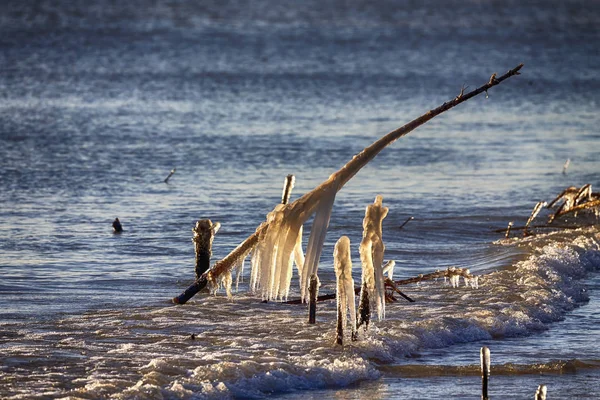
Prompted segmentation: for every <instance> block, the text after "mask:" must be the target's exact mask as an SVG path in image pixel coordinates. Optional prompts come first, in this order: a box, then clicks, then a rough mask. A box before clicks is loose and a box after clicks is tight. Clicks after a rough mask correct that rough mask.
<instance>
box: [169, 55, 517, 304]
mask: <svg viewBox="0 0 600 400" xmlns="http://www.w3.org/2000/svg"><path fill="white" fill-rule="evenodd" d="M522 67H523V64H519V65H517V66H516V67H515V68H513V69H511V70H509V71H508V72H506V73H505V74H504V75H502V76H500V77H497V76H496V74H495V73H494V74H492V76H491V77H490V79H489V81H488V83H486V84H485V85H483V86H480V87H479V88H477V89H475V90H473V91H471V92H469V93H464V88H463V90H461V91H460V93H459V94H458V96H456V97H455V98H454V99H452V100H450V101H447V102H445V103H444V104H442V105H441V106H439V107H437V108H435V109H433V110H429V111H428V112H426V113H425V114H423V115H421V116H420V117H418V118H416V119H414V120H412V121H411V122H409V123H407V124H406V125H404V126H402V127H400V128H398V129H396V130H394V131H392V132H390V133H388V134H387V135H385V136H383V137H382V138H380V139H379V140H377V141H376V142H374V143H373V144H371V145H370V146H368V147H366V148H365V149H364V150H363V151H361V152H360V153H359V154H357V155H355V156H354V157H353V158H352V160H350V161H349V162H348V163H347V164H346V165H344V166H343V167H342V168H341V169H340V170H338V171H337V172H335V173H333V174H332V175H330V177H329V179H327V180H326V181H325V182H323V183H322V184H320V185H319V186H317V187H316V188H315V189H313V190H311V191H310V192H308V193H306V194H305V195H304V196H302V197H300V198H299V199H297V200H295V201H294V202H292V203H290V204H288V205H286V207H285V208H284V212H285V215H286V218H292V219H293V218H300V217H305V218H308V216H310V215H312V214H313V213H314V212H315V211H316V209H317V207H318V205H319V199H320V198H321V197H322V196H323V193H325V192H327V191H329V190H335V191H336V192H337V191H339V190H341V188H342V187H343V186H344V185H345V184H346V183H347V182H348V181H349V180H350V179H352V177H353V176H354V175H356V173H358V171H359V170H360V169H361V168H362V167H364V166H365V165H366V164H367V163H368V162H369V161H371V160H372V159H373V158H374V157H375V156H376V155H377V154H379V152H381V150H383V149H384V148H386V147H387V146H389V145H390V144H392V143H394V142H395V141H396V140H398V139H399V138H401V137H402V136H405V135H407V134H408V133H410V132H411V131H413V130H414V129H416V128H418V127H419V126H421V125H423V124H424V123H426V122H428V121H429V120H431V119H433V118H434V117H436V116H438V115H440V114H441V113H443V112H445V111H448V110H449V109H451V108H453V107H455V106H457V105H459V104H461V103H463V102H465V101H467V100H469V99H471V98H473V97H475V96H477V95H479V94H481V93H484V92H486V93H487V91H488V90H489V89H490V88H492V87H493V86H496V85H498V84H500V83H501V82H503V81H504V80H506V79H508V78H510V77H512V76H515V75H519V74H520V72H519V71H520V70H521V68H522ZM267 227H268V223H267V222H263V223H262V224H261V225H260V226H259V227H258V228H257V229H256V231H255V232H254V233H253V234H251V235H250V236H249V237H248V238H247V239H246V240H244V241H243V242H242V243H240V244H239V245H238V246H237V247H236V248H235V249H234V250H233V251H231V253H229V254H228V255H227V256H226V257H225V258H223V259H222V260H220V261H218V262H217V263H215V264H214V265H213V266H212V267H211V268H210V269H209V270H208V271H207V272H205V273H204V274H203V275H202V276H201V277H200V278H198V279H197V280H196V281H195V282H194V283H193V284H192V285H191V286H190V287H188V288H187V289H186V290H185V291H184V292H183V293H182V294H180V295H179V296H177V297H175V298H173V299H172V300H173V302H174V303H176V304H184V303H186V302H187V301H188V300H189V299H191V298H192V297H193V296H194V295H195V294H196V293H198V292H199V291H200V290H202V289H203V288H204V287H206V285H207V284H208V283H209V282H211V283H212V284H216V281H217V278H218V277H219V276H221V275H222V274H224V273H228V272H229V271H231V269H232V268H233V267H234V266H235V265H236V264H237V262H238V261H239V259H240V258H241V257H242V256H245V255H247V254H248V252H249V251H250V250H251V249H252V248H253V247H254V246H255V245H256V244H257V243H258V240H259V237H260V235H261V233H263V234H264V232H266V230H267ZM311 233H312V232H311ZM323 239H324V237H323ZM309 242H310V241H309ZM308 253H309V252H308V251H307V254H308ZM317 253H319V254H320V251H317ZM309 258H310V257H308V256H307V260H308V259H309ZM305 268H306V263H305Z"/></svg>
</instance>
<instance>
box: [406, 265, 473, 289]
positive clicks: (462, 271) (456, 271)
mask: <svg viewBox="0 0 600 400" xmlns="http://www.w3.org/2000/svg"><path fill="white" fill-rule="evenodd" d="M454 275H460V276H462V277H464V278H469V279H470V278H473V275H471V273H470V272H469V270H468V269H466V268H454V267H450V268H448V269H445V270H444V271H435V272H432V273H429V274H425V275H419V276H416V277H414V278H408V279H402V280H399V281H395V282H394V283H395V284H396V285H399V286H400V285H408V284H411V283H419V282H422V281H430V280H433V279H438V278H444V277H451V276H454Z"/></svg>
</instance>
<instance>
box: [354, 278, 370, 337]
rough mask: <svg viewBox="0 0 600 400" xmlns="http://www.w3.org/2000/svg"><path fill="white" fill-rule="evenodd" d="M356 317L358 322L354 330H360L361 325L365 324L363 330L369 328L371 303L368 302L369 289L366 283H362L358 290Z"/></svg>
mask: <svg viewBox="0 0 600 400" xmlns="http://www.w3.org/2000/svg"><path fill="white" fill-rule="evenodd" d="M357 314H358V315H357V316H356V318H357V319H358V322H357V324H356V328H357V329H358V328H360V326H361V325H362V324H365V330H367V328H368V327H369V321H371V303H370V301H369V289H368V288H367V283H366V282H363V284H362V287H361V290H360V300H359V303H358V313H357Z"/></svg>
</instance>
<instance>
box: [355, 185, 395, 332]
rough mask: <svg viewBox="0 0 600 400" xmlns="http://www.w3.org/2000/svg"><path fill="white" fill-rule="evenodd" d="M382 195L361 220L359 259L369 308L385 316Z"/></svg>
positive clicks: (369, 207) (386, 209)
mask: <svg viewBox="0 0 600 400" xmlns="http://www.w3.org/2000/svg"><path fill="white" fill-rule="evenodd" d="M382 202H383V197H381V196H377V197H376V198H375V201H374V202H373V204H370V205H368V206H367V209H366V211H365V218H364V220H363V238H362V241H361V242H360V247H359V251H360V260H361V263H362V268H363V275H362V282H363V288H366V290H367V292H368V296H369V303H370V308H371V309H377V317H378V318H379V319H380V320H381V319H383V318H385V281H384V277H383V253H384V251H385V246H384V244H383V240H382V229H381V223H382V221H383V219H384V218H385V217H386V215H387V213H388V211H389V210H388V208H387V207H383V205H382Z"/></svg>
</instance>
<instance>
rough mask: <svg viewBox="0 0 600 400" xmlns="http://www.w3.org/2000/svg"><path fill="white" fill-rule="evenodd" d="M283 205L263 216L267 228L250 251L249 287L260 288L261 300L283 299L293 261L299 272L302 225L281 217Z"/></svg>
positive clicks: (302, 260)
mask: <svg viewBox="0 0 600 400" xmlns="http://www.w3.org/2000/svg"><path fill="white" fill-rule="evenodd" d="M283 207H284V205H283V204H278V205H277V206H276V207H275V209H274V210H273V211H271V212H270V213H269V214H268V215H267V224H268V225H267V228H266V229H265V230H262V231H261V232H260V234H259V237H258V244H257V246H256V247H255V248H254V251H253V254H252V272H251V281H250V287H251V289H252V290H253V291H258V290H260V292H261V295H262V298H263V300H273V299H276V298H279V299H284V298H287V296H288V293H289V290H290V283H291V281H292V273H293V269H292V267H293V263H294V262H295V263H296V266H297V268H298V271H301V269H302V267H301V266H300V265H301V263H304V254H303V251H302V224H301V223H299V221H297V220H291V219H285V215H284V212H283Z"/></svg>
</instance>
